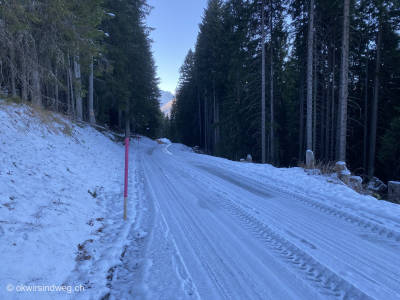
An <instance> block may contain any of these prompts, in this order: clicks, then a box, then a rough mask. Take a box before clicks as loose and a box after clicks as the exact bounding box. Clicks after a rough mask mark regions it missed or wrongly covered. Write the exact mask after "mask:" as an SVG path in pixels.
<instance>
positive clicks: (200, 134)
mask: <svg viewBox="0 0 400 300" xmlns="http://www.w3.org/2000/svg"><path fill="white" fill-rule="evenodd" d="M197 102H198V104H199V107H198V110H199V138H200V140H199V145H201V139H202V138H203V137H202V135H203V134H202V132H201V126H202V125H201V98H200V88H199V87H197Z"/></svg>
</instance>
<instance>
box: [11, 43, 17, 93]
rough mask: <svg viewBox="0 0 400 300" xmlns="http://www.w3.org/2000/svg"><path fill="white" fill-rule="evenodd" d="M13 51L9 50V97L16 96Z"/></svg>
mask: <svg viewBox="0 0 400 300" xmlns="http://www.w3.org/2000/svg"><path fill="white" fill-rule="evenodd" d="M14 61H15V60H14V49H10V85H11V96H12V97H15V96H17V94H16V92H15V64H14Z"/></svg>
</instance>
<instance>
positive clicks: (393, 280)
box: [197, 165, 399, 299]
mask: <svg viewBox="0 0 400 300" xmlns="http://www.w3.org/2000/svg"><path fill="white" fill-rule="evenodd" d="M197 167H199V168H201V169H207V171H209V172H210V173H212V174H214V173H216V171H215V170H214V169H211V168H210V167H204V166H201V165H198V166H197ZM210 169H211V170H210ZM216 176H218V177H220V178H222V177H223V179H225V180H227V181H228V182H231V183H232V184H237V183H239V186H241V187H242V188H244V189H246V187H247V185H243V178H242V180H241V181H239V180H232V179H231V178H229V177H227V176H221V174H218V175H216ZM252 183H253V182H252ZM250 192H251V193H255V194H256V195H258V196H261V197H264V198H265V197H268V196H269V195H270V194H271V192H273V191H271V190H270V189H267V191H266V192H265V189H263V190H255V189H254V187H252V188H251V189H250ZM223 194H226V193H223ZM238 203H240V206H242V207H245V208H246V209H247V210H250V209H251V210H252V211H251V212H250V213H251V215H257V213H259V212H258V211H254V208H250V207H248V206H247V207H246V205H244V203H242V202H241V201H239V202H238ZM255 204H256V200H254V203H253V205H255ZM264 204H265V207H268V208H269V207H270V206H271V207H272V205H271V204H274V203H271V204H270V205H268V202H265V203H264ZM268 208H266V209H267V210H268V211H269V212H270V213H271V212H272V214H275V216H276V217H275V219H278V220H279V219H282V221H283V222H289V223H292V224H293V225H297V224H301V223H304V222H305V223H304V224H302V226H301V228H307V225H306V224H307V218H306V219H301V220H300V219H298V220H294V221H293V222H292V221H291V218H292V217H293V216H294V217H295V218H296V215H291V216H290V217H289V218H288V217H286V218H282V216H284V215H286V211H284V210H283V209H282V208H280V211H279V212H273V210H274V209H275V210H276V209H279V206H278V207H273V209H272V210H271V209H268ZM264 209H265V208H264ZM244 211H245V210H244ZM246 213H247V212H246ZM305 213H307V212H305ZM305 213H304V215H306V214H305ZM295 222H298V223H297V224H295ZM309 224H310V226H311V227H310V228H313V227H315V224H317V223H315V222H314V224H312V223H309ZM278 231H279V232H281V230H278ZM310 232H311V231H310ZM310 232H309V234H310ZM287 233H289V235H290V231H289V232H288V231H287V232H286V234H287ZM311 234H312V233H311ZM314 237H315V238H317V240H318V239H320V237H317V236H315V235H314ZM296 239H297V240H299V241H300V242H301V243H303V244H305V245H307V246H308V247H310V248H311V249H313V248H314V247H315V246H314V245H313V244H312V243H309V242H308V241H307V240H306V239H304V238H301V237H300V238H299V237H297V238H296ZM320 240H321V241H323V242H324V243H325V246H326V245H327V246H328V248H329V249H333V251H336V252H337V251H339V257H338V256H336V255H334V254H332V253H331V252H327V255H328V256H329V257H336V259H337V260H338V261H341V262H342V263H343V264H344V265H345V266H347V267H348V269H350V270H351V271H352V272H353V273H354V274H357V276H358V277H359V278H363V280H364V281H365V280H367V281H369V282H371V283H373V284H374V285H375V286H380V288H381V289H382V291H385V293H386V296H387V297H398V296H399V294H398V293H396V292H395V290H398V286H399V278H398V276H397V275H398V274H397V273H396V272H393V270H391V269H390V266H389V265H387V266H386V267H387V269H384V268H382V267H381V266H380V265H379V263H377V262H376V260H377V259H378V260H379V259H380V257H377V258H375V259H373V257H370V256H365V257H363V258H364V260H363V258H360V256H359V255H357V256H354V255H352V254H351V253H354V254H355V252H354V245H350V244H349V245H348V252H346V251H345V250H346V249H345V248H346V247H342V244H340V245H339V244H338V241H337V240H336V241H335V239H334V237H332V239H331V242H329V241H328V240H326V239H325V238H323V239H320ZM345 241H346V240H345ZM325 246H324V247H323V248H324V249H320V250H319V251H324V252H326V251H327V249H326V247H325ZM339 246H340V247H339ZM396 248H398V246H397V247H396ZM360 250H361V249H360ZM361 254H363V253H361ZM391 254H392V256H393V253H391ZM340 256H342V257H343V256H344V257H348V258H349V259H350V260H353V261H354V262H356V264H357V265H358V266H359V267H361V268H354V266H353V263H352V264H351V265H349V264H348V263H347V262H345V261H343V260H342V259H341V258H340ZM365 259H366V260H365ZM364 263H365V265H367V266H368V267H369V268H370V269H371V270H369V272H368V273H369V274H375V273H376V271H378V272H379V273H380V274H381V275H380V276H379V277H378V278H377V279H378V281H377V280H375V279H373V278H371V277H370V276H368V275H367V274H366V273H364V272H363V271H362V270H365V269H366V268H365V267H366V266H365V265H364ZM328 269H329V267H328ZM354 274H353V275H354ZM387 299H389V298H387Z"/></svg>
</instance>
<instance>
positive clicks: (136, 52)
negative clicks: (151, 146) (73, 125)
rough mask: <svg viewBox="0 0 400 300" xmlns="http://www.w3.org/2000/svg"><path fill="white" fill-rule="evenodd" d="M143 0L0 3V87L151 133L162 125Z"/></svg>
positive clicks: (79, 115)
mask: <svg viewBox="0 0 400 300" xmlns="http://www.w3.org/2000/svg"><path fill="white" fill-rule="evenodd" d="M151 9H152V7H151V6H149V5H148V4H147V1H146V0H84V1H82V0H38V1H32V0H5V1H3V0H2V1H1V2H0V90H1V91H2V92H3V94H6V95H8V96H9V97H11V98H15V97H17V98H21V99H22V100H23V101H28V102H31V103H32V105H35V106H37V107H42V108H44V109H48V110H52V111H56V112H59V113H63V114H65V115H67V116H70V117H71V118H73V119H77V120H81V121H86V122H89V123H91V124H99V125H107V126H110V128H115V129H119V130H121V129H122V128H125V126H126V124H127V121H130V122H129V125H130V126H129V127H130V128H131V130H132V131H134V132H135V133H141V134H144V135H146V136H149V137H153V138H155V137H156V136H157V134H158V131H159V129H160V125H161V124H162V119H163V117H162V114H161V112H160V110H159V101H158V97H159V93H160V91H159V89H158V81H159V80H158V78H157V73H156V65H155V61H154V59H153V55H152V52H151V42H152V41H151V39H150V38H149V34H150V32H151V30H152V29H151V28H149V27H148V26H147V24H146V17H147V16H148V15H149V13H150V11H151Z"/></svg>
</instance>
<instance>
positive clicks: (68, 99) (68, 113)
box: [67, 71, 71, 116]
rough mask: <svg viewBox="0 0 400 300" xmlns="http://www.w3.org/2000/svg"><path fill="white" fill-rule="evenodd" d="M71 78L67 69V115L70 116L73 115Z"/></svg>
mask: <svg viewBox="0 0 400 300" xmlns="http://www.w3.org/2000/svg"><path fill="white" fill-rule="evenodd" d="M69 81H70V78H69V75H68V71H67V115H68V116H70V115H71V101H70V99H71V92H70V89H69V87H70V84H69Z"/></svg>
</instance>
